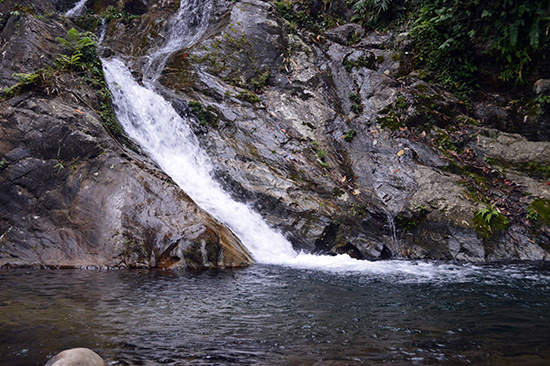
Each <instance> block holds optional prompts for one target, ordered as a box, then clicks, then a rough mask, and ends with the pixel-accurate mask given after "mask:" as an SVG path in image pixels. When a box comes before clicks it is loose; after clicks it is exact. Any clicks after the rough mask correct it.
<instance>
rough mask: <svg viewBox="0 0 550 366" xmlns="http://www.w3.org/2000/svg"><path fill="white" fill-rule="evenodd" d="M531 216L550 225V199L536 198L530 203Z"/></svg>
mask: <svg viewBox="0 0 550 366" xmlns="http://www.w3.org/2000/svg"><path fill="white" fill-rule="evenodd" d="M528 212H529V213H530V214H531V216H532V217H531V218H532V219H534V220H536V221H541V222H544V224H546V225H549V226H550V200H543V199H536V200H534V201H533V202H531V204H530V205H529V210H528Z"/></svg>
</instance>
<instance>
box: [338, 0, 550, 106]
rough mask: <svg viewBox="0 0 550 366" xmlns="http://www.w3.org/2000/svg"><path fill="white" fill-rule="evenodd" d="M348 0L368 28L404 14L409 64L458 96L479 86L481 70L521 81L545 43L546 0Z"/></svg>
mask: <svg viewBox="0 0 550 366" xmlns="http://www.w3.org/2000/svg"><path fill="white" fill-rule="evenodd" d="M349 3H350V5H351V6H352V9H353V10H354V13H355V17H354V19H355V21H357V22H359V23H361V24H363V25H364V26H366V27H368V28H385V27H387V26H388V25H391V24H394V25H395V24H396V22H395V21H396V20H401V21H405V20H407V19H408V21H409V22H410V24H409V26H408V27H409V29H411V33H410V35H411V38H412V40H413V41H414V47H413V48H414V52H413V54H414V60H413V62H414V65H415V66H416V67H418V68H426V69H429V70H432V71H434V72H435V74H436V81H438V82H439V83H441V84H442V85H444V86H445V87H446V88H447V89H448V90H449V91H451V92H453V93H455V95H457V96H458V97H460V98H461V99H463V100H467V99H468V98H469V97H471V96H472V95H473V93H474V92H475V91H476V90H477V89H478V88H479V79H480V74H481V72H482V70H484V71H483V72H486V73H489V75H488V76H491V75H493V74H495V75H496V76H497V77H498V78H499V79H500V80H502V81H505V82H514V83H524V82H526V81H527V79H528V75H529V74H530V73H532V72H535V71H536V67H535V66H536V65H537V62H538V61H539V60H541V59H543V58H544V55H545V53H547V52H548V50H549V49H550V32H549V29H550V3H549V2H548V1H545V0H524V1H519V0H505V1H497V2H481V1H480V0H350V1H349ZM397 23H399V22H397ZM480 65H482V67H480Z"/></svg>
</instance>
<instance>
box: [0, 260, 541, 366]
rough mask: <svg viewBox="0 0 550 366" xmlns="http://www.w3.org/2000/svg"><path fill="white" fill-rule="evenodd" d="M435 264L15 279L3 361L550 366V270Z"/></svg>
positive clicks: (51, 274) (2, 296) (3, 277)
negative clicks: (428, 271)
mask: <svg viewBox="0 0 550 366" xmlns="http://www.w3.org/2000/svg"><path fill="white" fill-rule="evenodd" d="M392 263H393V264H394V265H395V266H397V267H399V266H402V262H386V265H387V266H388V267H389V268H391V266H392ZM400 263H401V264H400ZM409 264H410V262H409ZM410 265H415V264H414V263H413V264H410ZM416 265H419V266H426V264H424V263H418V264H416ZM428 266H432V267H434V265H428ZM435 267H437V268H435V269H436V270H435V271H434V273H436V275H434V276H431V277H429V280H426V278H425V277H422V276H418V275H414V274H412V275H407V274H406V273H404V272H403V271H396V272H391V271H388V272H387V273H385V274H384V273H381V272H364V273H357V272H350V273H347V274H346V273H330V272H322V271H315V270H306V269H293V268H285V267H278V266H267V265H255V266H252V267H251V268H248V269H243V270H233V271H220V272H192V273H189V272H147V271H78V270H64V271H47V270H21V269H18V270H4V271H0V356H1V357H0V365H2V366H4V365H5V366H7V365H10V366H12V365H43V364H44V363H45V362H46V360H47V359H48V358H49V357H51V356H53V355H54V354H55V353H57V352H59V351H61V350H63V349H67V348H73V347H89V348H91V349H93V350H95V351H96V352H98V353H99V354H100V355H101V356H103V357H104V358H105V359H106V360H107V361H108V363H109V364H112V365H275V364H284V365H362V364H365V365H373V364H374V365H376V364H392V365H400V364H401V365H410V364H418V365H427V364H438V365H439V364H441V365H463V364H464V365H465V364H476V365H479V364H493V365H518V364H521V365H547V364H550V296H549V295H550V273H549V272H548V270H547V269H546V270H545V269H544V268H536V267H534V266H528V265H522V266H520V265H506V266H503V265H501V266H484V267H472V266H470V267H468V266H466V267H463V268H461V267H459V266H449V265H444V264H442V265H435Z"/></svg>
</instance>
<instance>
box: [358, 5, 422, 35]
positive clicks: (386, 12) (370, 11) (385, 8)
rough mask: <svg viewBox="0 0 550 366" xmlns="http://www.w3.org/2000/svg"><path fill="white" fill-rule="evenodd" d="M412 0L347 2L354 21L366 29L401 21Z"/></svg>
mask: <svg viewBox="0 0 550 366" xmlns="http://www.w3.org/2000/svg"><path fill="white" fill-rule="evenodd" d="M412 3H414V0H348V4H349V5H351V7H352V9H353V12H354V16H353V18H352V21H355V22H357V23H359V24H361V25H363V26H365V27H367V28H385V27H387V26H388V25H389V24H390V23H392V22H395V21H400V20H402V19H403V18H404V17H405V15H406V13H407V10H408V9H409V8H410V5H411V4H412Z"/></svg>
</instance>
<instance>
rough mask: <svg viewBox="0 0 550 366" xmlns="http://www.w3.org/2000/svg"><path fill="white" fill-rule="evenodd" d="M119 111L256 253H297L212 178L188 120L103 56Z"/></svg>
mask: <svg viewBox="0 0 550 366" xmlns="http://www.w3.org/2000/svg"><path fill="white" fill-rule="evenodd" d="M102 62H103V68H104V71H105V78H106V80H107V83H108V84H109V88H110V89H111V93H112V96H113V103H114V106H115V112H116V115H117V117H118V120H119V122H120V123H121V125H122V126H123V127H124V130H125V131H126V133H127V134H128V136H129V137H130V138H132V139H133V140H135V141H137V142H138V143H139V144H140V145H141V146H142V147H143V148H144V149H145V150H146V152H147V154H148V155H149V156H151V157H152V158H153V159H154V160H155V161H156V162H157V163H158V164H159V166H160V167H161V168H162V169H163V170H164V171H165V172H166V173H167V174H168V175H170V176H171V177H172V179H174V181H175V182H176V183H177V184H178V185H179V186H180V187H181V188H182V189H183V190H184V191H185V192H186V193H187V194H188V195H189V196H190V197H191V198H192V199H193V200H194V201H195V202H196V203H197V204H198V205H199V206H200V207H201V208H203V209H204V210H206V211H207V212H208V213H210V214H211V215H212V216H214V217H216V218H217V219H218V220H220V221H221V222H223V223H225V224H226V225H227V226H228V227H229V228H231V230H232V231H233V232H234V233H235V234H236V235H237V237H239V239H241V241H242V243H243V244H244V245H245V247H246V248H247V249H248V250H249V252H250V254H251V255H252V257H253V258H254V259H255V260H256V261H258V262H262V263H284V262H286V261H289V260H290V259H292V258H293V257H295V256H296V255H297V254H296V252H295V251H294V250H293V249H292V246H291V245H290V243H289V242H288V241H287V240H286V239H285V238H284V237H283V235H282V234H280V233H279V232H277V231H275V230H273V229H271V228H270V227H269V226H268V225H267V224H266V223H265V221H264V220H263V219H262V218H261V217H260V215H259V214H257V213H256V212H254V211H253V210H252V209H250V208H249V207H248V206H247V205H245V204H244V203H240V202H236V201H234V200H233V199H232V198H231V197H230V195H229V194H228V193H227V192H225V191H224V190H223V189H222V187H221V186H220V184H219V183H217V182H216V181H215V180H214V179H213V178H212V169H213V167H212V163H211V162H210V159H209V158H208V156H207V155H206V153H205V152H204V151H203V150H202V149H201V148H200V146H199V142H198V140H197V138H196V136H195V135H194V134H193V132H192V131H191V129H190V128H189V126H188V124H187V121H185V120H184V119H183V118H182V117H181V116H179V115H178V113H177V112H176V111H175V110H174V109H173V108H172V105H171V104H170V103H168V102H167V101H166V100H164V99H163V98H162V97H161V96H160V95H158V94H156V93H155V92H154V91H153V90H151V89H148V88H147V87H144V86H141V85H140V84H138V83H137V82H136V81H135V80H134V78H133V77H132V74H131V72H130V70H128V68H127V67H126V66H125V65H124V63H123V62H122V61H121V60H120V59H117V58H114V59H110V60H102Z"/></svg>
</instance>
